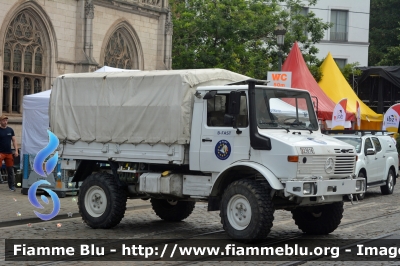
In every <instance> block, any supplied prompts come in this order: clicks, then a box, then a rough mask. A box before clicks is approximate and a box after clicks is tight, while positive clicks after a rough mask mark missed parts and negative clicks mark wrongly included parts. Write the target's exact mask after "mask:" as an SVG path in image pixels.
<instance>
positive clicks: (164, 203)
mask: <svg viewBox="0 0 400 266" xmlns="http://www.w3.org/2000/svg"><path fill="white" fill-rule="evenodd" d="M150 202H151V206H152V207H153V210H154V212H155V213H156V215H157V216H158V217H160V218H161V219H163V220H165V221H169V222H180V221H182V220H184V219H186V218H188V217H189V215H190V214H192V211H193V210H194V205H195V204H196V202H194V201H176V200H165V199H153V198H152V199H151V200H150Z"/></svg>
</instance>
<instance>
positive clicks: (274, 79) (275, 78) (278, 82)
mask: <svg viewBox="0 0 400 266" xmlns="http://www.w3.org/2000/svg"><path fill="white" fill-rule="evenodd" d="M267 79H268V80H269V81H270V83H269V84H268V85H272V86H276V87H288V88H291V87H292V72H282V71H280V72H271V71H268V76H267Z"/></svg>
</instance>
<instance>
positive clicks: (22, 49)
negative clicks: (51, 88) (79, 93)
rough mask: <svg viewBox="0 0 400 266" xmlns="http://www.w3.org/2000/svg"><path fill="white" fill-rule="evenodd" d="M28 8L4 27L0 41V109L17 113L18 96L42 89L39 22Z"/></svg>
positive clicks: (41, 38)
mask: <svg viewBox="0 0 400 266" xmlns="http://www.w3.org/2000/svg"><path fill="white" fill-rule="evenodd" d="M35 17H36V16H34V15H33V13H32V12H30V11H28V10H25V11H22V12H20V13H18V14H17V15H16V16H15V17H14V19H13V20H12V21H11V23H10V24H9V26H8V28H7V32H6V39H5V45H4V50H3V51H4V75H3V108H2V110H3V112H6V113H11V112H16V113H20V112H21V111H22V109H21V106H22V96H23V95H26V94H30V93H32V92H39V91H42V84H43V82H44V80H45V75H44V73H43V70H44V65H43V64H44V62H45V60H46V58H47V57H46V54H45V53H44V51H46V49H45V47H44V46H43V44H44V43H45V42H44V39H43V32H42V31H41V28H42V26H39V24H38V23H39V22H38V21H37V19H35Z"/></svg>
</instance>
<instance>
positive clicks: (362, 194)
mask: <svg viewBox="0 0 400 266" xmlns="http://www.w3.org/2000/svg"><path fill="white" fill-rule="evenodd" d="M358 177H362V178H365V192H364V193H360V194H357V198H358V200H363V199H364V198H365V193H367V178H366V177H365V175H364V173H363V172H359V173H358Z"/></svg>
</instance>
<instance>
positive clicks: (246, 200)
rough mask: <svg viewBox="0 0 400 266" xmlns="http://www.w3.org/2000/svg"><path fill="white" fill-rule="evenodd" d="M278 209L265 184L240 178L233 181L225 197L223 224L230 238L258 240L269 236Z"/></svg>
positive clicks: (248, 240)
mask: <svg viewBox="0 0 400 266" xmlns="http://www.w3.org/2000/svg"><path fill="white" fill-rule="evenodd" d="M274 210H275V209H274V206H273V203H272V199H271V196H270V193H269V192H268V190H267V189H266V187H265V186H263V185H262V184H260V183H258V182H256V181H254V180H246V179H243V180H238V181H235V182H233V183H231V184H230V185H229V186H228V187H227V189H226V190H225V192H224V194H223V196H222V201H221V212H220V216H221V223H222V225H223V228H224V230H225V231H226V232H227V233H228V235H229V236H230V237H232V238H234V239H236V240H239V241H242V242H254V241H256V240H259V239H265V238H266V237H267V236H268V234H269V232H270V231H271V228H272V222H273V220H274Z"/></svg>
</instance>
